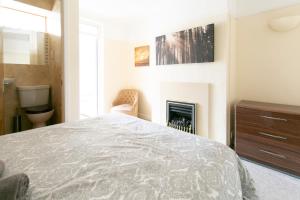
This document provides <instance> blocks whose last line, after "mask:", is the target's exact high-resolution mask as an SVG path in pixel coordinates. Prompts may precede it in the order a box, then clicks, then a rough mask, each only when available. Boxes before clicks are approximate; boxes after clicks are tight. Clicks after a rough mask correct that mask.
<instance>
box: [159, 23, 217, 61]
mask: <svg viewBox="0 0 300 200" xmlns="http://www.w3.org/2000/svg"><path fill="white" fill-rule="evenodd" d="M204 62H214V24H209V25H207V26H203V27H202V26H201V27H196V28H191V29H188V30H184V31H179V32H176V33H172V34H169V35H162V36H159V37H156V65H171V64H185V63H204Z"/></svg>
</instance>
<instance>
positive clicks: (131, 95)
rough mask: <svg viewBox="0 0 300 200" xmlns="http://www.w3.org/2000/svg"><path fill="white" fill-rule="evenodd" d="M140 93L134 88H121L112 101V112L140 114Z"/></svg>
mask: <svg viewBox="0 0 300 200" xmlns="http://www.w3.org/2000/svg"><path fill="white" fill-rule="evenodd" d="M138 100H139V93H138V91H137V90H134V89H125V90H121V91H120V92H119V94H118V96H117V98H116V99H115V100H114V101H113V103H112V106H113V107H112V108H111V112H120V113H124V114H127V115H131V116H135V117H137V116H138Z"/></svg>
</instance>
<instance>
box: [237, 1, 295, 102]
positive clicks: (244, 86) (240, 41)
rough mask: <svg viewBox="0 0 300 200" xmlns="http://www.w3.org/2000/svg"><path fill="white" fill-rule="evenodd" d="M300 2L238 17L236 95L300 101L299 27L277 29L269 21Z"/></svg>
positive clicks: (283, 14) (293, 13)
mask: <svg viewBox="0 0 300 200" xmlns="http://www.w3.org/2000/svg"><path fill="white" fill-rule="evenodd" d="M299 13H300V5H298V6H292V7H288V8H283V9H277V10H272V11H268V12H264V13H260V14H257V15H253V16H247V17H241V18H239V19H237V97H238V99H248V100H256V101H265V102H273V103H282V104H291V105H300V78H299V77H300V76H299V75H300V60H299V59H300V58H299V53H300V45H299V44H300V37H299V36H300V28H299V27H298V28H297V29H295V30H292V31H290V32H274V31H272V30H271V29H270V28H269V27H268V21H269V20H271V19H273V18H277V17H282V16H290V15H299Z"/></svg>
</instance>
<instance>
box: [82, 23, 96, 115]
mask: <svg viewBox="0 0 300 200" xmlns="http://www.w3.org/2000/svg"><path fill="white" fill-rule="evenodd" d="M79 29H80V36H79V39H80V41H79V45H80V48H79V55H80V69H79V72H80V75H79V77H80V79H79V86H80V92H79V93H80V118H81V119H83V118H88V117H95V116H97V115H98V114H99V104H100V97H99V96H100V95H99V94H100V81H99V77H100V75H99V74H100V70H99V69H100V68H99V63H100V62H99V55H100V54H99V50H100V48H99V46H100V30H101V29H100V27H99V25H97V24H93V23H81V24H80V27H79Z"/></svg>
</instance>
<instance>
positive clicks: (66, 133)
mask: <svg viewBox="0 0 300 200" xmlns="http://www.w3.org/2000/svg"><path fill="white" fill-rule="evenodd" d="M0 159H2V160H4V161H5V162H6V171H5V174H4V176H8V175H11V174H15V173H19V172H24V173H26V174H27V175H28V176H29V178H30V188H29V192H28V198H29V199H34V200H35V199H70V200H71V199H72V200H75V199H95V200H96V199H99V200H100V199H120V200H121V199H122V200H127V199H128V200H143V199H147V200H152V199H153V200H154V199H162V200H168V199H173V200H179V199H180V200H182V199H193V200H196V199H199V200H215V199H220V200H237V199H256V195H255V189H254V187H253V183H252V180H251V178H250V177H249V174H248V172H247V170H246V169H245V168H244V167H243V166H242V164H241V162H240V160H239V158H238V156H237V155H236V154H235V152H234V151H232V150H231V149H230V148H228V147H227V146H225V145H223V144H220V143H217V142H214V141H211V140H208V139H205V138H202V137H199V136H194V135H191V134H188V133H183V132H181V131H178V130H175V129H172V128H168V127H164V126H161V125H158V124H154V123H151V122H146V121H143V120H140V119H137V118H134V117H129V116H125V115H118V114H113V115H103V116H101V117H98V118H95V119H88V120H83V121H78V122H72V123H64V124H60V125H55V126H49V127H45V128H39V129H34V130H30V131H25V132H22V133H16V134H11V135H5V136H1V137H0Z"/></svg>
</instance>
